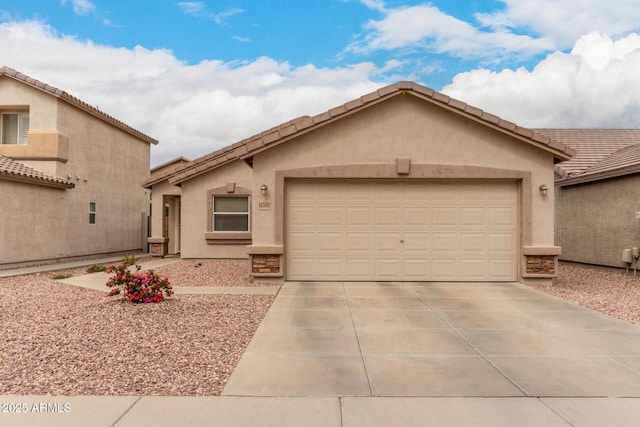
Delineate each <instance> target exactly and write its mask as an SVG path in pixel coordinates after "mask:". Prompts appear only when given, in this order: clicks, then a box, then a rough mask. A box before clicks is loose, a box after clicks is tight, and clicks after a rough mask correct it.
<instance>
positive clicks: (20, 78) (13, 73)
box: [0, 66, 158, 144]
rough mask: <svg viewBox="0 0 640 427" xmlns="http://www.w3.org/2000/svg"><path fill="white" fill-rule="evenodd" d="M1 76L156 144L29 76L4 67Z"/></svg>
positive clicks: (155, 141) (109, 117) (137, 132)
mask: <svg viewBox="0 0 640 427" xmlns="http://www.w3.org/2000/svg"><path fill="white" fill-rule="evenodd" d="M2 76H6V77H10V78H12V79H14V80H17V81H19V82H22V83H25V84H27V85H29V86H32V87H34V88H37V89H40V90H42V91H44V92H47V93H49V94H50V95H53V96H55V97H56V98H59V99H61V100H64V101H66V102H68V103H69V104H71V105H73V106H75V107H77V108H79V109H81V110H83V111H85V112H87V113H89V114H91V115H93V116H95V117H98V118H99V119H101V120H104V121H105V122H107V123H110V124H112V125H113V126H116V127H117V128H120V129H122V130H123V131H125V132H127V133H129V134H131V135H133V136H135V137H137V138H140V139H141V140H143V141H145V142H148V143H150V144H157V143H158V141H157V140H156V139H153V138H152V137H150V136H148V135H146V134H144V133H142V132H140V131H139V130H136V129H134V128H132V127H131V126H129V125H127V124H125V123H123V122H121V121H120V120H118V119H116V118H114V117H112V116H110V115H108V114H106V113H103V112H102V111H100V110H98V109H97V108H95V107H93V106H91V105H89V104H87V103H86V102H84V101H81V100H80V99H78V98H76V97H75V96H72V95H69V94H68V93H67V92H65V91H63V90H61V89H58V88H56V87H54V86H51V85H48V84H46V83H43V82H41V81H38V80H36V79H33V78H31V77H29V76H26V75H24V74H22V73H20V72H18V71H16V70H14V69H13V68H10V67H7V66H4V67H0V77H2Z"/></svg>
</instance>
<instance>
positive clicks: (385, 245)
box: [374, 232, 401, 254]
mask: <svg viewBox="0 0 640 427" xmlns="http://www.w3.org/2000/svg"><path fill="white" fill-rule="evenodd" d="M374 239H375V247H374V251H375V252H381V253H385V252H391V253H394V254H395V253H396V252H398V251H399V250H400V240H401V238H400V235H399V233H397V232H388V233H384V232H377V233H374Z"/></svg>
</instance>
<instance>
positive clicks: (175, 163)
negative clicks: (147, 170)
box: [142, 156, 191, 188]
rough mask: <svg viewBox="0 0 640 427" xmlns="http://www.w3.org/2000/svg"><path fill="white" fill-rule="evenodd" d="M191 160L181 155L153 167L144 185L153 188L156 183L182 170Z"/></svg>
mask: <svg viewBox="0 0 640 427" xmlns="http://www.w3.org/2000/svg"><path fill="white" fill-rule="evenodd" d="M190 161H191V160H189V159H187V158H186V157H183V156H180V157H176V158H175V159H171V160H169V161H167V162H164V163H162V164H160V165H158V166H156V167H154V168H151V176H150V177H149V179H147V180H146V181H145V182H144V183H142V185H143V186H144V187H146V188H151V187H152V186H153V185H154V184H157V183H158V182H161V181H164V180H165V179H167V178H168V177H170V176H172V175H174V174H175V173H176V172H177V171H180V170H182V169H183V168H184V166H185V164H187V163H189V162H190Z"/></svg>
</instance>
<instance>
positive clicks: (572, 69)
mask: <svg viewBox="0 0 640 427" xmlns="http://www.w3.org/2000/svg"><path fill="white" fill-rule="evenodd" d="M615 5H616V7H611V5H610V4H609V3H606V2H601V1H599V0H598V1H596V0H562V1H558V0H537V1H535V2H534V1H531V0H500V1H498V0H495V1H491V0H456V1H452V0H433V1H430V2H424V1H410V0H404V1H401V0H322V1H318V0H316V1H311V0H298V1H293V0H272V1H250V0H216V1H214V0H202V1H177V0H135V1H131V0H118V1H114V0H112V1H108V0H48V1H42V0H21V1H18V2H15V1H13V2H10V1H4V0H2V1H0V58H2V59H1V60H0V65H7V66H10V67H12V68H15V69H17V70H19V71H21V72H23V73H25V74H27V75H30V76H31V77H34V78H36V79H39V80H42V81H44V82H47V83H49V84H52V85H54V86H57V87H59V88H61V89H63V90H66V91H67V92H69V93H71V94H72V95H74V96H77V97H79V98H80V99H82V100H84V101H86V102H88V103H90V104H93V105H96V106H98V107H99V108H100V109H102V110H103V111H105V112H107V113H109V114H112V115H114V116H115V117H117V118H118V119H120V120H122V121H124V122H126V123H128V124H130V125H132V126H134V127H136V128H138V129H140V130H142V131H143V132H145V133H148V134H150V135H151V136H153V137H155V138H156V139H158V140H160V144H159V145H158V147H154V149H153V151H152V164H158V163H161V162H163V161H166V160H169V159H170V158H172V157H175V156H178V155H184V156H186V157H189V158H195V157H198V156H200V155H204V154H206V153H208V152H210V151H213V150H214V149H216V148H220V147H222V146H224V145H227V144H231V143H233V142H236V141H237V140H239V139H242V138H244V137H247V136H250V135H252V134H254V133H256V132H259V131H261V130H263V129H266V128H268V127H271V126H274V125H276V124H278V123H281V122H284V121H287V120H289V119H292V118H294V117H297V116H300V115H303V114H316V113H319V112H321V111H324V110H326V109H328V108H331V107H333V106H335V105H338V104H341V103H343V102H346V101H348V100H350V99H353V98H356V97H358V96H361V95H363V94H365V93H367V92H370V91H372V90H375V89H376V88H379V87H381V86H384V85H386V84H389V83H393V82H396V81H398V80H413V81H417V82H419V83H422V84H425V85H427V86H429V87H431V88H433V89H436V90H440V91H443V92H445V93H447V94H449V95H451V96H454V97H455V98H458V99H460V100H462V101H465V102H468V103H470V104H472V105H475V106H478V107H480V108H484V109H486V110H488V111H490V112H492V113H494V114H498V115H500V116H502V117H504V118H506V119H509V120H513V121H515V122H517V123H518V124H521V125H523V126H531V127H639V126H640V83H638V82H637V80H638V79H637V77H636V76H637V75H640V59H639V56H640V36H639V35H638V32H640V8H639V7H638V6H637V0H616V2H615Z"/></svg>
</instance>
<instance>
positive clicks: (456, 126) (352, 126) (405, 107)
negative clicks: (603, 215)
mask: <svg viewBox="0 0 640 427" xmlns="http://www.w3.org/2000/svg"><path fill="white" fill-rule="evenodd" d="M397 158H410V159H411V163H412V165H417V164H423V165H456V166H479V167H484V168H495V169H507V170H516V171H524V172H530V174H531V179H530V187H531V188H529V189H526V190H528V195H526V194H521V197H528V200H530V202H528V201H527V200H524V204H525V208H526V209H528V210H529V215H528V216H529V220H530V222H531V224H530V225H529V224H525V226H526V227H527V228H528V229H529V231H530V233H529V234H527V235H526V236H525V237H524V239H523V241H521V244H522V245H531V246H553V245H554V236H553V173H554V172H553V156H552V154H550V153H548V152H545V151H543V150H541V149H539V148H535V147H533V146H531V145H529V144H527V143H525V142H522V141H516V140H514V139H513V138H511V137H509V136H506V135H504V134H502V133H500V132H497V131H494V130H491V129H489V128H487V127H486V126H484V125H481V124H478V123H476V122H474V121H471V120H468V119H463V118H461V117H460V116H458V115H456V114H454V113H452V112H449V111H446V110H443V109H442V108H440V107H435V106H433V105H431V104H429V103H427V102H424V101H422V100H419V99H416V98H415V97H413V96H410V95H405V96H402V97H397V98H396V99H393V100H391V101H388V102H385V103H382V104H379V105H377V106H373V107H370V108H368V109H366V110H364V111H363V112H361V113H358V114H356V115H353V116H351V117H349V118H344V119H342V120H340V121H337V122H335V123H334V124H332V125H329V126H326V127H324V128H322V129H320V130H317V131H315V132H312V133H309V134H307V135H305V136H303V137H301V138H299V139H298V140H296V141H294V142H291V143H284V144H282V145H280V146H278V147H275V148H273V149H270V150H267V151H265V152H263V153H261V154H258V155H256V156H255V157H254V167H253V171H254V188H253V191H254V193H256V194H259V187H260V185H262V184H263V183H264V184H266V185H267V186H268V187H269V188H270V189H272V191H271V192H270V197H271V198H273V197H275V196H274V195H276V194H279V193H280V192H281V190H282V189H278V188H277V186H278V185H281V184H278V183H277V181H276V171H284V170H288V169H296V168H313V167H321V166H326V165H352V164H386V165H393V167H395V163H396V159H397ZM414 169H417V168H414ZM412 177H415V175H413V176H412V175H411V174H410V175H408V176H406V177H404V176H398V177H397V178H398V179H411V178H412ZM465 178H469V176H465ZM541 184H545V185H546V186H547V187H548V188H549V193H548V195H547V196H546V197H541V195H540V192H539V190H538V187H539V186H540V185H541ZM271 201H272V204H273V205H274V206H275V205H276V204H277V201H276V200H271ZM252 209H253V215H254V224H255V226H254V232H253V244H254V245H273V244H278V243H281V242H278V239H279V236H277V235H276V232H277V227H276V226H275V225H276V223H277V222H281V221H282V219H278V218H276V216H275V212H276V210H275V209H272V210H269V211H267V210H258V208H257V203H253V204H252ZM524 240H527V241H524Z"/></svg>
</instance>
